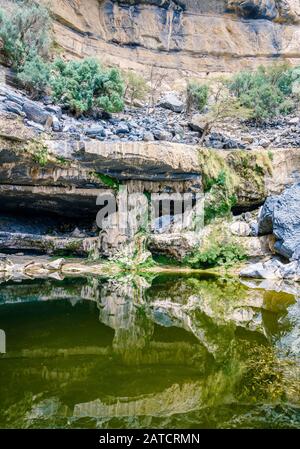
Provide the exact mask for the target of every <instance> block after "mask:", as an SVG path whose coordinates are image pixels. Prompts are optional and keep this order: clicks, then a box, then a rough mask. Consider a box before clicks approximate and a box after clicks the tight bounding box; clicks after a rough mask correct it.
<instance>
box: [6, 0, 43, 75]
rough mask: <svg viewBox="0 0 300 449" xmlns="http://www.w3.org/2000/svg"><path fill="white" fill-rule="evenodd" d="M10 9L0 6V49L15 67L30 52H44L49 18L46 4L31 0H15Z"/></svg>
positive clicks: (8, 62)
mask: <svg viewBox="0 0 300 449" xmlns="http://www.w3.org/2000/svg"><path fill="white" fill-rule="evenodd" d="M18 3H20V5H16V6H15V7H14V8H13V9H12V11H11V12H10V13H6V12H5V11H4V10H3V9H0V40H1V41H2V49H1V53H2V54H3V57H4V60H5V62H6V63H7V64H8V65H11V66H13V67H14V68H15V69H17V70H19V69H20V67H22V66H23V64H24V63H25V62H26V60H27V59H28V58H29V57H31V55H32V53H35V54H38V55H40V56H47V55H48V52H49V49H50V46H51V37H50V36H51V34H50V30H51V18H50V15H49V12H48V10H47V8H45V7H44V6H42V5H39V4H38V3H35V2H33V1H30V0H28V1H23V2H18Z"/></svg>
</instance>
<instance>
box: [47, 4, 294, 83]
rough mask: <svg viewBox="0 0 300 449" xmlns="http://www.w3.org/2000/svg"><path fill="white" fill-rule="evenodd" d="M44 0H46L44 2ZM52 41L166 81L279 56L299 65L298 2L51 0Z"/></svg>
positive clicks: (248, 64) (234, 68)
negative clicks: (152, 72) (153, 71)
mask: <svg viewBox="0 0 300 449" xmlns="http://www.w3.org/2000/svg"><path fill="white" fill-rule="evenodd" d="M45 2H47V3H48V0H45ZM50 4H51V9H52V11H53V14H54V17H55V19H56V22H55V27H54V31H55V38H56V41H57V43H58V44H59V45H60V46H62V47H63V48H64V49H65V50H67V51H68V52H69V53H70V54H72V55H74V54H75V55H79V56H87V55H88V56H99V57H101V59H102V61H103V62H104V63H108V64H115V65H119V66H121V67H122V68H126V69H127V68H133V69H135V70H138V71H141V72H144V73H145V72H148V71H149V70H150V68H151V66H152V65H154V64H155V65H156V66H157V67H158V70H163V71H165V72H167V74H168V79H167V82H168V83H169V85H170V86H171V87H173V86H174V85H175V86H182V85H183V83H184V78H186V77H187V76H190V77H195V76H197V75H198V76H200V77H206V76H207V75H208V76H209V75H210V74H211V73H213V74H216V73H221V72H232V71H234V70H237V69H241V68H243V67H245V66H252V67H253V66H257V65H259V64H268V63H270V62H271V61H272V60H273V58H277V56H281V57H284V58H289V59H290V60H291V61H292V62H294V63H297V61H298V60H299V55H300V48H299V38H298V37H299V26H298V22H299V14H300V11H299V3H298V1H297V0H284V1H283V0H280V1H277V0H250V1H238V0H233V1H231V0H214V1H211V0H204V1H193V2H192V1H189V0H181V1H180V2H177V1H165V2H158V1H154V0H147V1H146V0H143V1H138V0H135V1H129V0H122V1H119V0H113V1H112V0H101V1H100V2H99V1H98V0H89V1H83V0H77V1H76V2H62V1H59V0H52V1H51V2H50Z"/></svg>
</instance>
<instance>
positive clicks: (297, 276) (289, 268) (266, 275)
mask: <svg viewBox="0 0 300 449" xmlns="http://www.w3.org/2000/svg"><path fill="white" fill-rule="evenodd" d="M240 276H241V277H244V278H254V279H275V280H276V279H279V280H280V279H287V280H290V281H296V282H299V281H300V264H299V261H298V260H294V261H293V262H290V263H282V262H280V260H277V259H270V260H268V261H266V262H259V263H257V264H252V265H250V266H248V267H246V268H244V269H243V270H242V271H241V272H240Z"/></svg>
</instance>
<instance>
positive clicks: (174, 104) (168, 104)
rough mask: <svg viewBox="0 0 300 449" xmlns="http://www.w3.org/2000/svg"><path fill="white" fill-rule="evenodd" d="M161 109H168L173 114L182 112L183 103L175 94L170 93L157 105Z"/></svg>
mask: <svg viewBox="0 0 300 449" xmlns="http://www.w3.org/2000/svg"><path fill="white" fill-rule="evenodd" d="M159 106H160V107H161V108H165V109H169V110H170V111H173V112H182V111H183V108H184V103H183V102H182V101H181V100H180V99H179V98H178V97H177V95H176V94H174V93H173V92H170V93H168V94H166V95H165V96H164V97H163V98H162V100H161V102H160V103H159Z"/></svg>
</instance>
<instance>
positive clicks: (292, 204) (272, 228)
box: [258, 183, 300, 260]
mask: <svg viewBox="0 0 300 449" xmlns="http://www.w3.org/2000/svg"><path fill="white" fill-rule="evenodd" d="M272 232H273V234H274V236H275V237H276V243H275V246H274V249H275V251H276V252H277V253H278V254H281V255H282V256H284V257H286V258H287V259H292V260H295V259H297V260H300V183H298V184H294V185H293V186H292V187H289V188H288V189H286V190H285V191H284V192H283V193H282V194H281V195H278V196H275V197H270V198H268V199H267V201H266V203H265V205H264V206H263V208H262V210H261V213H260V216H259V220H258V233H259V235H263V234H270V233H272Z"/></svg>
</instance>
